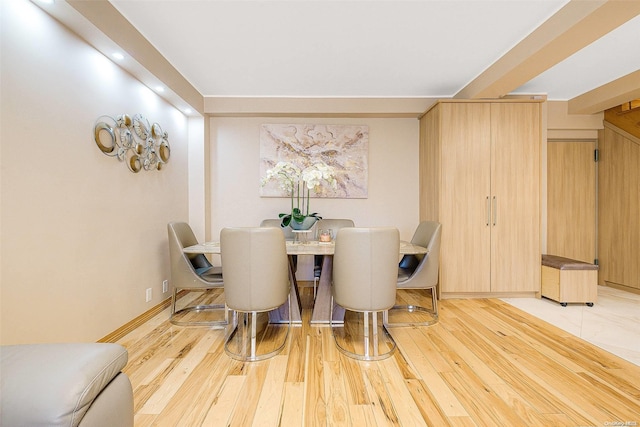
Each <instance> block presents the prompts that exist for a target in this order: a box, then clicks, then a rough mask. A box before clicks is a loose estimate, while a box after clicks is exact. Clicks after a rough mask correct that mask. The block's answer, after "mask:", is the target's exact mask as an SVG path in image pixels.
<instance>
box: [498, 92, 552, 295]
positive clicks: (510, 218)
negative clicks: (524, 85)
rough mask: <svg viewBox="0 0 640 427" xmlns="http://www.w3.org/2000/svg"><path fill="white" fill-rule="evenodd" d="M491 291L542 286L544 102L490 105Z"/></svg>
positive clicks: (524, 289)
mask: <svg viewBox="0 0 640 427" xmlns="http://www.w3.org/2000/svg"><path fill="white" fill-rule="evenodd" d="M491 138H492V147H491V153H492V162H491V192H492V196H491V197H492V204H493V209H494V211H493V214H492V224H493V225H492V229H491V291H492V292H501V291H502V292H504V291H511V292H514V291H515V292H526V291H539V290H540V253H541V252H540V138H541V134H540V105H539V104H523V103H492V104H491Z"/></svg>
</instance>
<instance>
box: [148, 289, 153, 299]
mask: <svg viewBox="0 0 640 427" xmlns="http://www.w3.org/2000/svg"><path fill="white" fill-rule="evenodd" d="M152 292H153V290H152V289H151V288H147V302H149V301H151V295H152Z"/></svg>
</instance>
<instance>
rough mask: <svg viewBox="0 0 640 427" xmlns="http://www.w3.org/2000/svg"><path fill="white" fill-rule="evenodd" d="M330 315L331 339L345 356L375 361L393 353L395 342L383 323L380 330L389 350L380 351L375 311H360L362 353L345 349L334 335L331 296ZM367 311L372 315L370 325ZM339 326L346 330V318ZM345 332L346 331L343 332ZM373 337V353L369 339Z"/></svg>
mask: <svg viewBox="0 0 640 427" xmlns="http://www.w3.org/2000/svg"><path fill="white" fill-rule="evenodd" d="M330 312H331V317H330V320H329V326H330V327H331V334H332V335H333V339H334V341H335V343H336V347H337V348H338V350H339V351H340V352H341V353H342V354H344V355H345V356H348V357H351V358H353V359H356V360H364V361H375V360H383V359H386V358H388V357H389V356H391V355H392V354H393V352H394V351H395V350H396V342H395V340H394V339H393V337H392V336H391V334H389V331H387V328H386V327H385V326H384V324H383V325H382V331H383V333H384V339H385V340H386V342H387V343H388V344H387V345H388V346H389V350H388V351H386V352H384V353H382V354H381V353H380V340H381V338H380V336H379V334H378V316H377V312H369V311H365V312H362V315H363V329H362V331H363V334H362V341H361V342H360V344H362V345H363V347H364V348H363V351H362V353H355V352H353V351H350V350H347V348H346V347H345V346H343V345H341V344H340V340H339V339H338V337H337V336H336V326H335V324H334V322H333V297H332V298H331V309H330ZM369 313H371V317H372V321H371V322H372V325H370V324H369ZM383 316H384V311H383ZM339 326H340V327H344V329H343V330H345V331H346V329H347V328H348V327H347V325H346V319H345V324H344V325H342V324H340V325H339ZM372 327H373V331H371V328H372ZM345 334H347V332H345ZM372 339H373V355H372V354H371V351H370V347H371V345H370V341H371V340H372Z"/></svg>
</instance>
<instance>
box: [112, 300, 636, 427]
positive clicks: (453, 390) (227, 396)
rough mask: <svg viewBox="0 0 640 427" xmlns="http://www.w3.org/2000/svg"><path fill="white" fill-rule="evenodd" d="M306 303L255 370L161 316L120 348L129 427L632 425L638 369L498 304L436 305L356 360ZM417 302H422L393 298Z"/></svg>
mask: <svg viewBox="0 0 640 427" xmlns="http://www.w3.org/2000/svg"><path fill="white" fill-rule="evenodd" d="M420 292H422V291H420ZM192 297H193V296H192ZM312 298H313V297H312V292H311V289H310V288H304V289H302V304H303V326H302V327H296V328H292V330H291V334H290V337H289V338H290V339H289V343H288V345H287V347H286V348H285V350H284V351H283V352H282V353H281V354H280V355H278V356H276V357H275V358H273V359H270V360H267V361H263V362H254V363H241V362H238V361H234V360H231V359H230V358H229V357H228V356H227V355H226V354H225V353H224V350H223V338H224V332H223V331H221V330H210V329H206V328H185V327H178V326H173V325H171V324H170V323H169V322H168V320H167V318H168V312H167V311H166V310H165V311H164V312H162V313H160V314H159V315H158V316H156V317H154V318H153V319H151V320H150V321H148V322H147V323H145V324H144V325H142V326H140V327H138V328H137V329H135V330H134V331H132V332H130V333H129V334H128V335H126V336H125V337H123V338H122V339H120V340H119V341H118V342H120V343H121V344H123V345H124V346H125V347H126V348H127V349H128V351H129V363H128V364H127V366H126V368H125V372H126V373H127V374H128V375H129V377H130V379H131V382H132V384H133V388H134V400H135V425H136V426H151V425H158V426H165V425H167V426H201V425H203V426H204V425H211V426H243V427H244V426H251V425H255V426H341V425H349V426H394V425H401V426H423V425H428V426H447V425H453V426H605V425H639V424H640V367H638V366H636V365H634V364H632V363H630V362H628V361H625V360H623V359H621V358H619V357H617V356H614V355H612V354H610V353H608V352H606V351H604V350H602V349H599V348H598V347H595V346H594V345H592V344H589V343H587V342H586V341H583V340H582V339H580V338H577V337H575V336H573V335H571V334H569V333H567V332H565V331H563V330H561V329H559V328H556V327H554V326H552V325H550V324H548V323H545V322H543V321H541V320H539V319H537V318H535V317H533V316H532V315H529V314H527V313H525V312H523V311H521V310H519V309H518V308H515V307H513V306H511V305H509V304H507V303H505V302H503V301H500V300H497V299H479V300H443V301H440V321H439V322H438V323H437V324H435V325H432V326H429V327H403V328H392V329H391V333H392V335H393V337H394V338H395V340H396V342H397V343H398V349H399V351H397V352H396V353H395V355H394V356H393V357H391V358H389V359H387V360H384V361H379V362H368V363H367V362H358V361H355V360H351V359H349V358H346V357H345V356H343V355H341V354H340V353H338V352H337V350H336V347H335V343H334V342H333V338H332V336H331V331H330V329H329V328H326V327H315V326H314V327H311V326H309V324H308V320H309V316H310V307H311V304H312ZM416 298H418V299H420V300H421V301H423V304H424V305H427V306H428V305H429V299H430V298H429V296H428V292H427V293H426V294H425V295H419V294H418V293H417V292H416V291H400V292H399V300H405V301H413V302H415V300H416ZM202 299H203V300H216V301H219V300H220V295H219V294H215V295H212V296H209V297H207V298H202ZM616 423H626V424H616ZM634 423H635V424H634Z"/></svg>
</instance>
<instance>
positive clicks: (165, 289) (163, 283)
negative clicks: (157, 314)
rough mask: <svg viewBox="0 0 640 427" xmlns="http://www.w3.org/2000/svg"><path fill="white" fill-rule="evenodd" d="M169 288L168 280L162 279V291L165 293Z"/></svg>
mask: <svg viewBox="0 0 640 427" xmlns="http://www.w3.org/2000/svg"><path fill="white" fill-rule="evenodd" d="M168 290H169V281H168V280H163V281H162V293H163V294H164V293H166V292H167V291H168Z"/></svg>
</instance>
